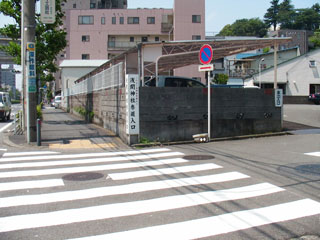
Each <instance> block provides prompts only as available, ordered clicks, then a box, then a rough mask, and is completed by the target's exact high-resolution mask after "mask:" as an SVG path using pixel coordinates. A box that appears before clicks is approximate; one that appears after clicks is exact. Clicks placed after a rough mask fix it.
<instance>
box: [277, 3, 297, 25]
mask: <svg viewBox="0 0 320 240" xmlns="http://www.w3.org/2000/svg"><path fill="white" fill-rule="evenodd" d="M278 21H279V24H280V26H281V29H285V28H286V29H292V27H293V24H294V21H295V9H294V6H293V5H292V4H291V0H284V1H283V2H282V3H280V5H279V13H278Z"/></svg>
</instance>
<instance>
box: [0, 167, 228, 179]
mask: <svg viewBox="0 0 320 240" xmlns="http://www.w3.org/2000/svg"><path fill="white" fill-rule="evenodd" d="M218 168H222V167H221V166H219V165H216V164H213V163H206V164H200V165H191V166H183V167H170V168H162V169H155V170H143V171H135V172H124V173H111V174H109V177H110V178H111V179H113V180H127V179H132V178H139V177H150V176H159V175H166V174H177V173H187V172H196V171H204V170H212V169H218ZM0 177H1V176H0Z"/></svg>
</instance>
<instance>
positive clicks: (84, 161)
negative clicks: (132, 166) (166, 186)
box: [0, 152, 184, 169]
mask: <svg viewBox="0 0 320 240" xmlns="http://www.w3.org/2000/svg"><path fill="white" fill-rule="evenodd" d="M182 155H184V154H183V153H180V152H168V153H155V154H144V155H133V156H126V157H109V158H91V159H80V160H72V159H70V160H64V161H53V162H47V161H46V162H27V163H8V164H1V165H0V169H10V168H15V169H16V168H28V167H49V166H62V165H75V164H87V163H104V162H113V161H129V160H145V159H152V158H165V157H178V156H182Z"/></svg>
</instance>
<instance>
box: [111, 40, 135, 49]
mask: <svg viewBox="0 0 320 240" xmlns="http://www.w3.org/2000/svg"><path fill="white" fill-rule="evenodd" d="M138 43H140V42H126V41H108V50H123V51H125V50H128V49H130V48H133V47H135V46H136V45H137V44H138Z"/></svg>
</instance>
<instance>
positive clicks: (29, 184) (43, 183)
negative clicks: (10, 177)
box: [0, 179, 64, 202]
mask: <svg viewBox="0 0 320 240" xmlns="http://www.w3.org/2000/svg"><path fill="white" fill-rule="evenodd" d="M60 186H64V182H63V181H62V179H50V180H36V181H21V182H10V183H0V191H10V190H21V189H31V188H47V187H60ZM1 199H4V198H0V202H1Z"/></svg>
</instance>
